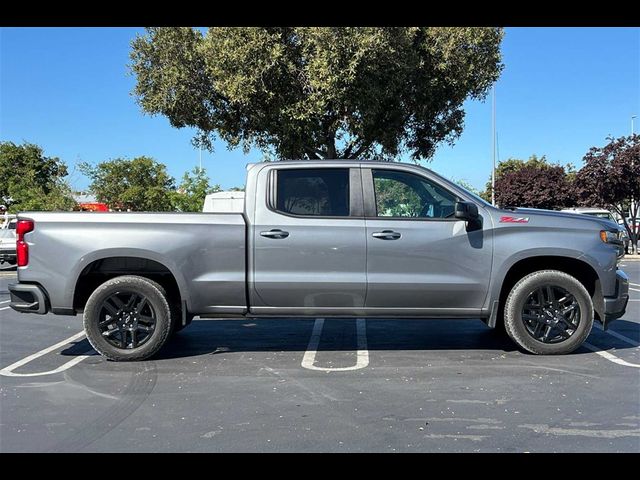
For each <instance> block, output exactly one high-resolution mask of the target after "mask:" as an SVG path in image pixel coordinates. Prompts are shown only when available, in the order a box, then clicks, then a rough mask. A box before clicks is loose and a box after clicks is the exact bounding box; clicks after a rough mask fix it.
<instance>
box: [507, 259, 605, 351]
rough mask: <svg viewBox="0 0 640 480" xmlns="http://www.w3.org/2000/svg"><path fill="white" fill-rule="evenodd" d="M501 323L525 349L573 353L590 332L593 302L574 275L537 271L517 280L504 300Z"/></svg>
mask: <svg viewBox="0 0 640 480" xmlns="http://www.w3.org/2000/svg"><path fill="white" fill-rule="evenodd" d="M504 326H505V329H506V331H507V334H508V335H509V337H510V338H511V339H512V340H513V341H514V342H515V343H516V344H517V345H518V346H519V347H521V348H523V349H524V350H526V351H528V352H531V353H535V354H538V355H561V354H566V353H571V352H573V351H574V350H575V349H576V348H578V347H579V346H580V345H582V343H583V342H584V341H585V339H586V338H587V337H588V336H589V333H590V332H591V327H592V326H593V303H592V301H591V297H590V296H589V292H587V289H586V288H585V287H584V285H582V283H580V282H579V281H578V280H577V279H576V278H575V277H572V276H571V275H569V274H567V273H564V272H561V271H558V270H540V271H538V272H533V273H530V274H529V275H527V276H525V277H524V278H522V279H521V280H520V281H518V282H517V283H516V284H515V285H514V286H513V288H512V289H511V292H510V293H509V296H508V297H507V301H506V302H505V307H504Z"/></svg>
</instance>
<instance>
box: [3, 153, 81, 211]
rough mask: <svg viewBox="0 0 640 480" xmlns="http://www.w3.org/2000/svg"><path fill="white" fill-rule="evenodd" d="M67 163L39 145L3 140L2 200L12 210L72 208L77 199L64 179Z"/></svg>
mask: <svg viewBox="0 0 640 480" xmlns="http://www.w3.org/2000/svg"><path fill="white" fill-rule="evenodd" d="M66 176H67V166H66V165H65V163H64V162H63V161H62V160H60V159H59V158H57V157H47V156H45V155H44V153H43V150H42V148H41V147H39V146H38V145H35V144H33V143H27V142H25V143H23V144H22V145H16V144H15V143H13V142H0V204H3V205H5V206H6V207H7V208H8V211H9V212H12V213H14V212H18V211H25V210H71V209H72V208H73V206H74V205H75V202H74V200H73V198H72V196H71V189H70V188H69V185H68V184H67V182H66V181H65V177H66Z"/></svg>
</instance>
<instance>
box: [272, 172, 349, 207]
mask: <svg viewBox="0 0 640 480" xmlns="http://www.w3.org/2000/svg"><path fill="white" fill-rule="evenodd" d="M276 209H277V210H278V211H280V212H283V213H288V214H291V215H303V216H322V217H347V216H349V169H348V168H301V169H281V170H278V171H277V188H276Z"/></svg>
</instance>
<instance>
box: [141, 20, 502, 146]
mask: <svg viewBox="0 0 640 480" xmlns="http://www.w3.org/2000/svg"><path fill="white" fill-rule="evenodd" d="M502 36H503V32H502V29H500V28H480V27H474V28H460V27H456V28H440V27H437V28H436V27H412V28H405V27H402V28H400V27H385V28H374V27H357V28H356V27H332V28H325V27H322V28H321V27H296V28H293V27H268V28H262V27H261V28H258V27H242V28H236V27H224V28H222V27H214V28H209V30H208V32H207V33H206V34H203V33H202V32H201V31H200V30H197V29H194V28H179V27H172V28H149V29H147V31H146V34H145V35H142V36H138V37H137V38H136V39H135V40H134V41H133V42H132V51H131V60H132V63H131V66H130V67H131V70H132V72H133V73H134V75H135V77H136V80H137V83H136V86H135V92H134V93H135V96H136V97H137V100H138V102H139V104H140V105H141V106H142V109H143V111H144V112H146V113H149V114H152V115H153V114H161V115H164V116H166V117H167V118H168V119H169V121H170V122H171V125H173V126H174V127H185V126H189V127H195V128H197V129H198V130H199V131H200V132H201V134H200V135H199V136H198V137H197V138H196V139H195V142H196V143H202V144H204V145H205V146H206V147H208V148H211V141H212V139H213V138H214V137H215V136H218V137H219V138H221V139H223V140H224V141H226V142H227V144H228V145H229V147H236V146H242V147H243V148H244V149H245V150H248V149H249V148H251V147H257V148H259V149H261V150H262V151H263V152H265V153H266V154H267V155H271V156H275V157H277V158H348V159H351V158H353V159H355V158H382V159H393V158H395V157H396V156H398V155H399V154H400V153H402V152H406V153H408V154H409V155H410V156H411V157H412V158H414V159H419V158H429V157H431V155H432V154H433V152H434V149H435V147H436V145H437V144H438V143H440V142H442V141H446V142H449V143H452V142H453V141H454V140H455V139H456V138H457V137H458V136H459V135H460V133H461V131H462V128H463V122H464V111H463V108H462V106H463V102H464V101H465V100H466V99H468V98H473V99H483V98H485V96H486V94H487V91H488V89H489V87H490V86H491V85H492V84H493V83H494V82H495V81H496V79H497V78H498V77H499V75H500V72H501V70H502V64H501V54H500V43H501V40H502Z"/></svg>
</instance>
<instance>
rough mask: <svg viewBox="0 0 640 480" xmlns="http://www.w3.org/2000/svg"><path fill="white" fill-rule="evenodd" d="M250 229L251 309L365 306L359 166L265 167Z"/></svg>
mask: <svg viewBox="0 0 640 480" xmlns="http://www.w3.org/2000/svg"><path fill="white" fill-rule="evenodd" d="M266 175H267V176H268V178H266V179H263V180H264V181H266V182H267V183H268V185H269V188H268V190H269V194H268V195H267V198H266V199H261V198H258V199H257V200H256V203H259V202H266V205H257V208H256V218H255V223H254V228H253V243H254V257H253V258H254V261H253V290H254V292H255V295H256V297H255V298H254V299H253V300H254V301H253V302H252V305H253V308H252V311H253V312H255V313H269V311H270V310H271V309H278V311H279V312H284V313H287V312H288V313H292V314H295V313H301V314H323V313H326V314H350V313H353V312H354V311H355V310H356V309H362V307H363V306H364V297H365V292H366V273H365V269H366V260H365V256H366V239H365V228H364V219H363V213H362V183H361V180H360V168H359V167H353V168H348V167H341V168H332V167H322V168H318V167H317V166H316V167H315V168H313V167H310V168H307V167H304V166H302V167H301V166H300V165H299V164H298V165H295V167H294V168H292V167H291V166H285V165H283V166H278V167H277V168H276V167H272V168H270V169H269V171H268V172H266Z"/></svg>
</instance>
